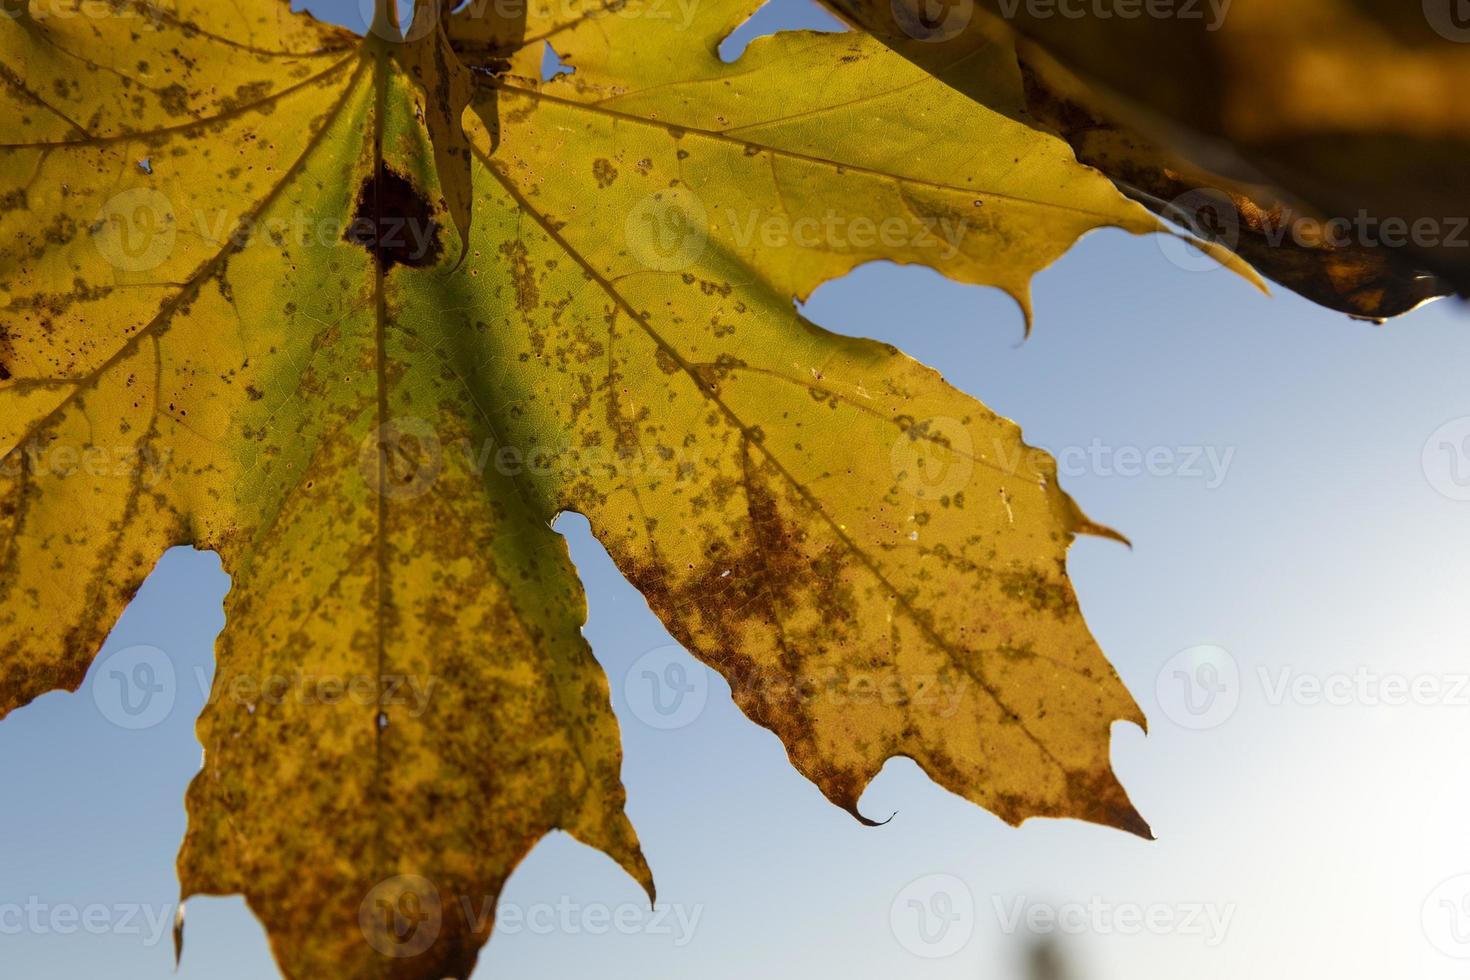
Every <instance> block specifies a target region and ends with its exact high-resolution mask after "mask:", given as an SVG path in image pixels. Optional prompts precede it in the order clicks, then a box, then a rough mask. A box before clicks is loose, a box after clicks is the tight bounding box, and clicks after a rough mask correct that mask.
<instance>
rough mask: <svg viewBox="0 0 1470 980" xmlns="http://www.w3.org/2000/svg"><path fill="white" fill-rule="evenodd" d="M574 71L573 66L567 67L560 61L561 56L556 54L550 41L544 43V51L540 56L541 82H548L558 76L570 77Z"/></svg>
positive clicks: (574, 67) (567, 65)
mask: <svg viewBox="0 0 1470 980" xmlns="http://www.w3.org/2000/svg"><path fill="white" fill-rule="evenodd" d="M576 70H577V68H576V66H575V65H569V64H567V63H566V62H565V61H562V60H561V55H559V54H557V53H556V49H555V48H553V47H552V46H551V42H550V41H547V42H546V50H545V52H543V53H542V55H541V80H542V81H543V82H549V81H551V80H552V79H553V78H556V77H557V76H559V75H571V74H573V73H575V72H576Z"/></svg>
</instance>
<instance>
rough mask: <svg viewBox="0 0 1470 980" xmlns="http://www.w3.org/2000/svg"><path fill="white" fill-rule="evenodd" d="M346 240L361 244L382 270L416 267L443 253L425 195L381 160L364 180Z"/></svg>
mask: <svg viewBox="0 0 1470 980" xmlns="http://www.w3.org/2000/svg"><path fill="white" fill-rule="evenodd" d="M343 237H344V238H345V240H346V241H348V242H349V243H351V244H353V245H357V246H360V247H361V248H363V249H365V250H366V251H367V252H368V254H370V255H372V256H373V257H374V258H375V259H376V260H377V263H378V268H380V269H382V270H383V271H384V272H387V271H388V270H389V269H391V268H393V267H394V266H395V265H404V266H408V267H409V268H411V269H422V268H426V267H428V266H432V265H434V264H436V263H437V262H438V261H439V258H440V256H442V255H443V254H444V242H443V241H442V238H441V235H440V225H439V222H438V221H437V220H436V219H435V217H434V209H433V208H432V207H431V206H430V205H429V202H428V199H427V198H425V197H424V195H423V193H422V192H421V191H419V189H418V188H417V187H415V186H414V185H413V182H412V181H410V180H409V179H408V178H407V177H405V176H403V175H402V174H400V173H398V172H397V171H395V170H393V169H392V168H391V167H389V166H388V165H387V164H379V165H378V171H377V173H375V174H374V175H373V176H371V177H369V178H368V179H367V180H364V181H363V183H362V189H361V190H360V191H358V194H357V209H356V211H354V212H353V216H352V221H351V222H350V223H349V224H348V226H347V234H346V235H345V236H343Z"/></svg>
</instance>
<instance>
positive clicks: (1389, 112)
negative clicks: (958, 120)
mask: <svg viewBox="0 0 1470 980" xmlns="http://www.w3.org/2000/svg"><path fill="white" fill-rule="evenodd" d="M824 2H825V3H826V4H827V5H828V6H829V7H831V8H832V9H833V10H834V12H836V13H838V14H839V15H840V16H842V17H843V18H844V19H846V20H848V21H849V22H851V23H853V24H855V25H857V26H859V27H861V28H863V29H865V30H867V31H869V32H871V33H873V34H874V35H875V36H877V37H879V38H881V39H883V40H884V41H885V43H887V44H888V45H889V46H890V47H892V48H893V49H894V50H895V51H898V52H901V53H903V54H904V55H905V57H907V58H909V59H911V60H912V61H914V62H915V63H916V64H919V65H921V66H923V67H924V68H925V69H926V70H928V71H930V72H931V73H933V74H935V75H936V76H938V77H942V78H944V79H945V80H946V81H947V82H949V83H950V84H951V85H953V86H954V87H955V88H956V89H957V90H959V91H963V92H965V93H966V94H968V95H970V96H971V97H972V98H976V99H979V100H980V101H982V102H984V103H985V104H986V105H989V106H991V107H992V108H997V109H999V110H1000V111H1007V112H1010V113H1011V114H1013V115H1015V116H1016V117H1017V118H1022V119H1029V120H1032V121H1034V122H1036V123H1037V124H1038V125H1041V126H1043V127H1045V128H1047V129H1049V130H1051V131H1053V132H1057V133H1059V134H1060V135H1062V136H1063V137H1064V138H1066V139H1067V140H1068V142H1069V143H1071V145H1072V146H1073V148H1074V149H1076V150H1077V154H1078V158H1079V159H1080V160H1082V161H1083V162H1086V163H1088V164H1089V165H1092V166H1095V167H1098V168H1099V169H1100V170H1102V171H1103V172H1105V173H1107V174H1108V175H1109V176H1110V177H1112V178H1113V179H1114V180H1115V181H1117V182H1118V184H1119V186H1120V187H1123V188H1124V189H1125V190H1127V191H1128V192H1130V193H1132V194H1134V195H1135V196H1136V197H1138V199H1139V200H1141V201H1144V202H1145V203H1147V204H1148V205H1149V206H1150V207H1151V208H1153V209H1154V210H1156V211H1157V212H1159V213H1161V214H1164V215H1165V216H1167V217H1169V218H1171V219H1175V220H1180V221H1183V222H1185V223H1187V224H1190V225H1191V226H1192V227H1195V228H1196V230H1198V231H1200V232H1202V233H1206V234H1208V232H1209V231H1210V226H1211V225H1213V226H1214V229H1215V231H1216V232H1217V234H1215V235H1214V236H1212V239H1213V240H1216V241H1218V242H1221V243H1223V244H1225V245H1226V246H1228V247H1230V248H1232V249H1234V250H1235V251H1237V252H1238V253H1239V254H1240V255H1241V256H1242V257H1243V258H1245V259H1246V260H1248V261H1249V262H1251V263H1252V264H1253V265H1254V266H1255V267H1256V268H1257V269H1259V270H1260V271H1261V272H1263V273H1264V274H1266V275H1268V276H1270V277H1271V278H1272V279H1275V280H1276V281H1278V282H1280V283H1282V284H1284V285H1286V286H1288V287H1289V288H1291V289H1294V290H1296V291H1297V292H1299V293H1301V294H1302V295H1304V296H1306V297H1308V298H1309V299H1312V300H1313V301H1315V302H1318V303H1321V304H1323V305H1325V306H1328V307H1331V308H1333V309H1338V310H1342V311H1344V312H1347V313H1350V314H1353V315H1355V316H1359V317H1366V318H1372V319H1382V318H1385V317H1390V316H1395V315H1398V314H1400V313H1403V312H1406V311H1407V310H1410V309H1413V308H1414V307H1415V306H1417V305H1419V304H1420V303H1422V302H1424V301H1425V300H1427V299H1431V298H1433V297H1436V296H1441V295H1445V294H1448V293H1451V292H1459V293H1461V294H1462V295H1466V294H1470V264H1467V254H1470V252H1467V248H1466V246H1467V245H1470V229H1467V227H1466V221H1467V216H1466V214H1465V193H1464V187H1465V185H1466V182H1467V180H1470V111H1467V110H1466V109H1465V102H1464V99H1463V98H1461V97H1460V93H1462V92H1463V91H1465V88H1466V85H1467V84H1470V44H1466V43H1465V42H1467V41H1470V30H1467V28H1466V26H1465V25H1464V24H1463V23H1462V22H1460V21H1458V20H1456V19H1455V16H1454V14H1453V6H1454V4H1453V2H1452V0H1426V2H1424V3H1422V4H1404V3H1399V2H1394V0H1292V2H1290V3H1283V2H1278V0H1222V2H1214V0H1206V2H1200V3H1192V2H1191V3H1186V2H1183V0H1179V2H1171V0H1163V2H1161V3H1158V4H1150V5H1149V6H1148V7H1147V9H1146V10H1144V9H1143V8H1139V7H1137V6H1129V5H1126V4H1118V5H1116V9H1115V8H1114V5H1112V4H1109V3H1101V4H1073V5H1071V6H1068V7H1065V8H1064V12H1063V14H1062V15H1060V16H1059V15H1058V10H1059V8H1058V6H1057V5H1056V4H1049V3H1032V2H1029V0H975V2H972V0H953V2H951V0H942V2H933V3H930V2H928V0H894V2H892V3H890V2H888V0H824ZM1007 76H1009V78H1007ZM998 80H999V81H998ZM977 139H981V140H983V139H984V134H983V133H982V134H979V135H978V136H977ZM1201 226H1203V227H1201Z"/></svg>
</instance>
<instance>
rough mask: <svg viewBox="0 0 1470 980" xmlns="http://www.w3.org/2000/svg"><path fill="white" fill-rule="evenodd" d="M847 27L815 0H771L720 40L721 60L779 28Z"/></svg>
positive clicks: (732, 58)
mask: <svg viewBox="0 0 1470 980" xmlns="http://www.w3.org/2000/svg"><path fill="white" fill-rule="evenodd" d="M685 2H687V0H685ZM680 9H681V10H682V5H681V7H680ZM847 29H848V28H847V25H846V24H843V23H842V22H841V21H840V20H838V19H837V18H836V17H833V16H832V15H831V14H829V13H828V12H827V11H826V10H824V9H823V8H821V7H819V6H817V4H816V3H815V2H814V0H768V2H767V3H766V4H765V5H763V6H762V7H761V8H760V9H758V10H757V11H756V12H755V13H753V14H751V15H750V17H748V18H747V19H746V21H745V23H743V24H741V25H740V26H739V27H737V28H735V30H733V31H731V32H730V35H729V36H728V37H726V38H725V39H724V40H723V41H721V42H720V48H719V50H720V60H721V61H724V62H726V63H727V64H728V63H730V62H732V61H735V60H737V59H738V58H739V57H740V56H741V55H743V54H745V49H746V48H748V47H750V44H751V42H752V41H754V40H756V39H757V38H762V37H769V36H771V35H772V34H775V33H778V32H779V31H822V32H823V33H828V34H840V33H843V32H845V31H846V30H847Z"/></svg>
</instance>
